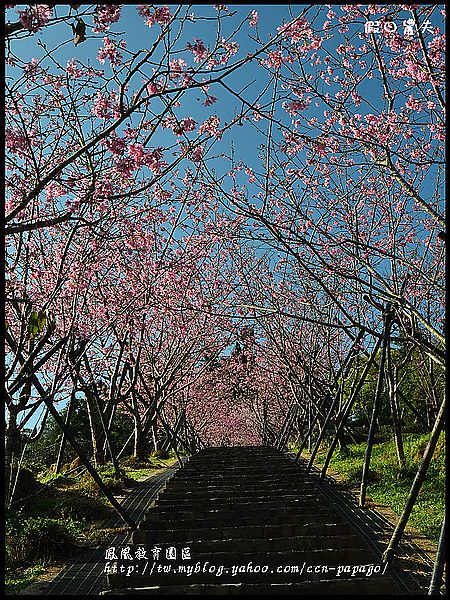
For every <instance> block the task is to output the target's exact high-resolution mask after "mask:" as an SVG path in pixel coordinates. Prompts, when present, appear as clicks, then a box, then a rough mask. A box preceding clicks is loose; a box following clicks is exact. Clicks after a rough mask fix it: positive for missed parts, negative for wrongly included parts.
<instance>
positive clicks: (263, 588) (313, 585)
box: [100, 576, 400, 597]
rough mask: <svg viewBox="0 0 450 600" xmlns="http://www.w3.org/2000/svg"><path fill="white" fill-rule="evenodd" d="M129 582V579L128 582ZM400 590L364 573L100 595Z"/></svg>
mask: <svg viewBox="0 0 450 600" xmlns="http://www.w3.org/2000/svg"><path fill="white" fill-rule="evenodd" d="M128 583H129V582H128ZM399 593H400V591H399V590H398V589H397V585H396V584H395V582H394V581H393V579H392V578H391V577H374V576H371V577H365V578H364V579H363V578H357V579H356V578H351V579H347V578H346V579H337V578H336V579H322V580H320V581H305V582H302V583H297V582H294V583H224V584H216V585H214V584H210V585H208V584H190V585H189V584H188V585H178V586H177V585H167V586H150V587H141V588H133V589H131V588H121V589H118V590H109V591H105V592H101V594H100V595H105V596H108V595H121V596H128V595H130V594H137V595H145V596H160V595H172V596H176V597H178V596H191V595H192V596H194V595H198V596H202V595H217V596H235V595H246V596H260V595H261V596H262V595H264V596H266V595H271V596H274V597H277V596H281V595H283V596H285V595H308V596H309V595H361V596H364V595H379V594H389V595H391V594H392V595H397V594H399Z"/></svg>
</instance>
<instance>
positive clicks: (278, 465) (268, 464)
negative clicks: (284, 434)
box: [177, 460, 301, 477]
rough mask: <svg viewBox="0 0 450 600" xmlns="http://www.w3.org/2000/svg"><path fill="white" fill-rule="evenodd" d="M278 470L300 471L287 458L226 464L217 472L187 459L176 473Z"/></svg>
mask: <svg viewBox="0 0 450 600" xmlns="http://www.w3.org/2000/svg"><path fill="white" fill-rule="evenodd" d="M278 471H282V472H291V471H295V472H299V471H301V469H299V468H298V467H297V466H296V465H294V464H293V463H291V462H289V461H288V460H282V461H273V460H270V461H267V460H266V461H264V463H261V464H258V465H252V464H246V463H243V464H240V465H236V466H234V465H228V466H226V467H224V469H223V470H222V471H219V472H214V471H212V472H211V468H210V467H209V465H203V464H202V465H197V466H194V465H192V466H191V464H190V462H189V461H188V462H187V463H186V464H185V465H184V466H183V467H182V468H181V469H180V470H179V471H178V473H177V475H178V474H179V475H182V474H184V475H194V474H196V473H199V474H200V473H201V474H203V475H205V476H208V475H215V476H218V477H220V476H221V475H222V472H224V473H227V474H228V473H250V472H251V473H252V475H256V474H257V473H265V472H268V473H276V472H278Z"/></svg>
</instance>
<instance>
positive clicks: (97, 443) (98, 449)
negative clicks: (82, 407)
mask: <svg viewBox="0 0 450 600" xmlns="http://www.w3.org/2000/svg"><path fill="white" fill-rule="evenodd" d="M84 394H85V396H86V404H87V411H88V416H89V427H90V430H91V440H92V455H93V458H94V465H95V467H96V468H97V467H98V466H100V465H103V464H104V460H103V452H102V446H103V443H102V440H103V436H102V435H101V431H100V429H99V427H98V415H96V414H95V413H96V406H95V401H94V396H93V392H92V391H91V390H90V389H84Z"/></svg>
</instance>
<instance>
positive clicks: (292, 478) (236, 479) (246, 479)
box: [173, 472, 304, 489]
mask: <svg viewBox="0 0 450 600" xmlns="http://www.w3.org/2000/svg"><path fill="white" fill-rule="evenodd" d="M251 481H252V476H251V475H250V474H240V475H233V476H228V475H222V476H217V477H215V476H209V477H208V476H206V475H205V476H202V477H194V476H192V477H177V476H176V475H175V476H174V477H173V483H183V484H184V485H192V486H199V485H202V486H207V485H216V486H217V485H220V486H221V487H222V488H223V489H224V488H228V487H232V486H238V485H245V484H250V483H251ZM253 481H254V482H255V483H257V484H260V485H261V484H266V483H272V484H280V485H282V484H288V483H299V484H300V483H303V482H304V479H303V478H302V477H300V476H299V475H298V474H297V473H295V472H294V473H285V474H283V473H279V472H277V473H274V474H272V475H269V474H265V475H264V476H258V477H256V476H255V478H254V479H253Z"/></svg>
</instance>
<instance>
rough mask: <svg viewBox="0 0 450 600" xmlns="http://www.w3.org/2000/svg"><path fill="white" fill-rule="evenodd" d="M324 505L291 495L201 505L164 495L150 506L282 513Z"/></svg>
mask: <svg viewBox="0 0 450 600" xmlns="http://www.w3.org/2000/svg"><path fill="white" fill-rule="evenodd" d="M318 505H323V502H322V500H321V498H319V497H318V496H313V495H311V494H310V495H306V494H305V495H303V496H298V495H290V496H287V495H286V496H278V497H274V496H256V497H255V498H245V497H242V496H240V497H236V498H229V499H227V500H226V499H224V498H203V499H202V500H201V503H200V502H199V500H198V499H192V498H170V497H167V496H165V495H163V496H162V497H160V498H156V499H155V500H153V501H152V503H151V504H150V505H149V506H150V507H155V508H157V507H158V508H159V507H161V508H165V509H170V510H175V511H179V510H180V509H182V510H183V511H194V510H197V509H198V508H199V507H201V509H202V511H204V510H221V511H229V510H238V511H245V510H247V509H250V510H253V509H258V510H259V509H261V510H262V509H264V510H265V509H271V508H279V509H280V510H281V511H283V510H285V509H286V508H287V507H292V506H318Z"/></svg>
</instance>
